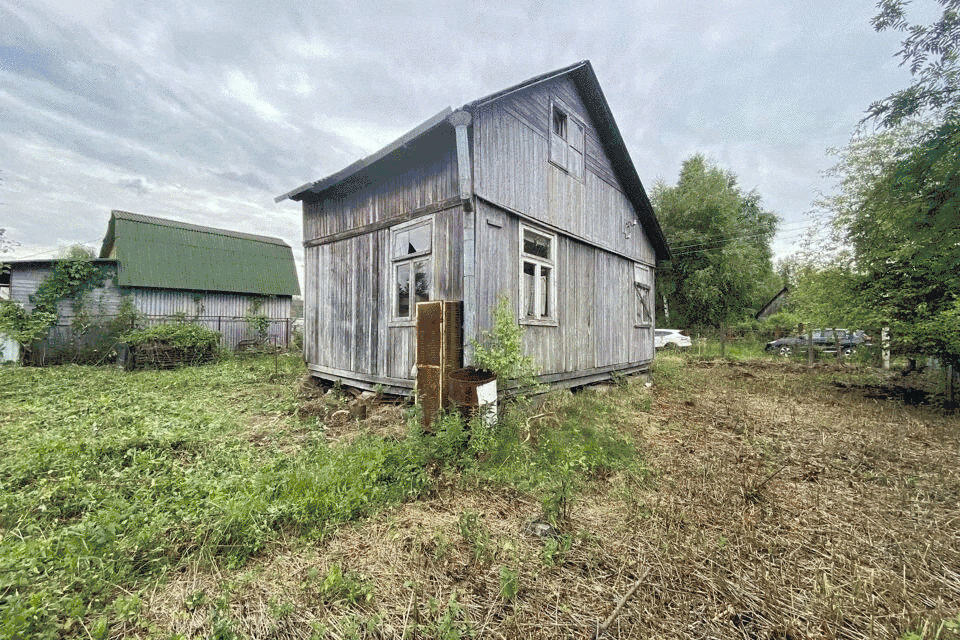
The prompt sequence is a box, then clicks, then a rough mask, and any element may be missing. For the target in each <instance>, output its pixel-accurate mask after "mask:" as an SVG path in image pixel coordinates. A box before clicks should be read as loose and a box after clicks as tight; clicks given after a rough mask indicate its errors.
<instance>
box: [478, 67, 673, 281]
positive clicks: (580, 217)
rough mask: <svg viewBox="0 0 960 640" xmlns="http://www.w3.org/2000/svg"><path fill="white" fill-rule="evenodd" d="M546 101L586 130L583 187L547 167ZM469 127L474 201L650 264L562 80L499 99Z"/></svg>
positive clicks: (590, 129)
mask: <svg viewBox="0 0 960 640" xmlns="http://www.w3.org/2000/svg"><path fill="white" fill-rule="evenodd" d="M551 97H559V98H560V100H561V101H562V102H563V104H564V106H566V107H568V108H569V109H570V110H572V111H573V112H574V114H575V115H576V116H577V117H579V118H580V119H581V120H582V121H583V122H584V124H585V125H586V129H585V136H586V140H585V148H586V157H585V161H584V163H585V168H586V170H585V172H584V180H583V181H580V180H576V179H574V178H572V177H571V176H570V175H569V174H567V173H566V172H565V171H563V170H562V169H560V168H558V167H556V166H555V165H553V164H551V163H550V162H549V160H548V145H549V139H548V129H547V127H548V124H549V122H550V120H549V115H550V114H549V110H550V100H551ZM476 116H477V117H476V119H475V120H474V140H475V161H474V167H475V176H474V180H475V190H476V193H477V195H478V196H480V197H482V198H484V199H486V200H488V201H490V202H492V203H494V204H497V205H500V206H502V207H505V208H506V209H509V210H513V211H517V212H520V213H522V214H525V215H528V216H530V217H532V218H534V219H536V220H540V221H542V222H544V223H546V224H548V225H551V226H553V227H554V228H556V229H560V230H564V231H566V232H568V233H570V234H571V235H573V236H579V237H581V238H584V239H586V240H588V241H590V242H592V243H596V244H598V245H599V246H601V247H604V248H607V249H609V250H611V251H614V252H617V253H621V254H623V255H625V256H628V257H630V258H633V259H635V260H638V261H641V262H644V263H647V264H654V253H653V248H652V246H651V245H650V242H649V241H648V240H647V238H646V236H645V234H644V233H643V231H642V230H641V229H640V227H639V225H638V224H637V217H636V214H635V212H634V211H633V207H632V205H631V204H630V202H629V200H628V199H627V198H626V196H625V195H624V194H623V190H622V189H621V187H620V186H619V182H618V181H617V179H616V177H615V176H614V173H613V169H612V167H611V165H610V161H609V159H608V158H607V156H606V154H605V153H604V151H603V149H602V147H601V145H600V138H599V135H598V134H597V131H596V129H595V127H594V125H593V123H592V122H591V121H590V119H589V118H588V117H587V112H586V109H585V108H584V105H583V103H582V102H581V101H580V98H579V96H578V94H577V93H576V89H575V88H574V85H573V82H572V81H571V80H570V79H569V78H561V79H558V80H554V81H552V82H547V83H542V84H539V85H535V86H533V87H530V88H528V89H526V90H524V91H519V92H517V93H515V94H511V95H508V96H505V97H503V98H500V99H499V100H497V101H495V102H492V103H490V104H489V105H485V106H483V107H481V108H480V109H479V112H478V113H477V114H476Z"/></svg>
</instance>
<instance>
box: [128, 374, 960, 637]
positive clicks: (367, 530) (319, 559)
mask: <svg viewBox="0 0 960 640" xmlns="http://www.w3.org/2000/svg"><path fill="white" fill-rule="evenodd" d="M675 358H676V360H675V361H673V362H668V363H667V365H668V366H664V367H660V368H659V373H658V374H657V376H656V378H655V384H654V385H653V387H652V388H650V389H648V388H646V387H645V386H644V385H643V383H642V381H630V382H628V383H626V384H624V385H622V386H620V387H612V388H609V389H607V390H606V391H605V392H603V393H605V394H606V396H607V401H609V402H610V403H612V404H613V405H614V406H615V407H616V409H617V411H616V412H615V416H616V419H615V422H616V426H617V427H618V428H619V429H621V430H623V431H626V432H628V433H630V434H631V435H632V437H633V438H634V441H635V442H636V445H637V448H638V451H639V455H641V456H642V457H643V459H644V460H645V462H646V466H647V467H648V469H649V472H648V473H647V474H641V477H636V476H630V477H627V476H624V475H616V474H614V475H610V476H608V477H599V478H595V479H593V480H592V482H591V483H590V484H589V485H588V487H587V489H586V491H585V492H583V493H581V494H579V495H578V496H577V497H576V499H575V500H574V502H573V504H572V508H571V512H570V520H569V522H568V524H567V525H566V526H565V527H563V528H562V529H561V530H559V531H556V532H552V533H553V534H554V535H548V536H546V537H539V536H537V535H532V534H531V532H530V526H529V523H530V522H531V521H532V520H535V519H537V518H538V517H539V516H540V511H541V507H540V502H539V501H538V500H537V499H536V498H534V497H531V496H528V495H525V494H523V493H521V492H518V491H515V490H512V489H504V488H502V487H498V486H492V485H489V484H487V483H483V482H480V481H477V480H473V479H470V478H467V479H464V478H462V477H460V476H457V475H451V476H450V477H446V478H445V479H444V480H442V481H441V483H440V486H439V488H438V489H437V491H436V492H435V493H434V494H433V495H432V496H430V497H428V498H427V499H422V500H419V501H417V502H413V503H409V504H405V505H401V506H397V507H394V508H391V509H389V510H386V511H384V512H381V513H380V514H378V515H376V516H374V517H372V518H370V519H368V520H365V521H363V522H361V523H359V524H358V525H355V526H344V527H342V528H340V529H339V530H337V531H336V532H335V533H333V534H332V535H331V536H329V537H327V538H326V539H324V540H322V541H319V542H317V543H315V544H305V543H304V542H302V540H298V541H291V542H290V543H289V544H282V545H280V546H279V547H278V548H276V549H275V550H274V552H273V553H271V554H268V555H266V556H264V557H261V558H259V559H258V560H256V561H255V562H253V563H252V564H251V565H248V566H247V567H244V568H243V569H238V570H232V571H228V570H226V569H223V570H218V571H204V572H202V573H199V572H196V571H188V572H187V573H185V574H184V575H182V576H180V577H178V578H176V579H174V580H172V581H170V582H169V583H167V584H166V585H164V586H162V587H160V588H158V590H157V592H156V593H154V594H153V596H152V597H151V598H150V600H149V601H148V602H146V603H145V604H146V606H147V608H148V610H149V611H150V616H151V618H152V619H153V620H154V621H155V622H156V624H157V629H158V630H161V631H163V632H165V633H180V634H183V635H184V636H187V637H190V636H203V637H206V636H208V635H212V634H214V632H215V630H216V629H215V627H216V620H214V619H212V618H211V617H210V615H209V613H203V612H204V611H208V610H207V609H203V608H192V607H191V606H190V599H191V598H192V597H196V594H198V593H203V594H215V593H220V594H222V595H221V596H220V597H221V598H222V606H220V608H219V611H221V613H222V614H223V615H224V616H226V617H229V619H230V620H232V621H233V623H234V624H233V628H235V629H237V630H238V631H240V632H241V633H242V634H243V635H245V636H248V637H252V638H309V637H311V636H312V637H318V638H319V637H330V638H402V637H407V638H467V637H478V638H487V637H489V638H594V637H609V638H758V639H759V638H781V639H788V638H792V639H798V638H903V637H907V638H914V637H919V638H957V637H960V633H958V629H960V617H958V614H960V464H958V453H960V419H958V417H957V416H956V415H950V414H946V413H944V412H943V411H936V410H932V409H929V408H923V407H919V408H918V407H912V406H907V405H904V404H902V402H900V401H898V400H895V399H886V398H882V397H868V396H869V395H871V394H870V393H869V389H864V388H861V386H858V385H862V384H863V383H864V380H865V379H868V378H869V375H868V374H865V373H864V372H863V371H858V370H851V369H846V368H842V367H837V366H820V367H818V368H815V369H813V370H808V369H807V368H806V367H804V366H800V365H792V364H781V363H773V362H769V361H757V362H747V363H693V362H691V363H682V361H681V360H680V358H679V357H675ZM865 376H866V377H865ZM868 381H869V380H868ZM582 393H598V392H597V391H595V390H594V391H591V390H585V391H583V392H582ZM873 395H876V394H873ZM648 396H649V397H650V400H647V399H646V398H647V397H648ZM646 407H649V410H644V409H645V408H646ZM338 437H340V433H339V432H338ZM225 585H227V586H225ZM605 623H606V624H605ZM908 634H914V635H912V636H911V635H908Z"/></svg>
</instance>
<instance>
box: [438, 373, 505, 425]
mask: <svg viewBox="0 0 960 640" xmlns="http://www.w3.org/2000/svg"><path fill="white" fill-rule="evenodd" d="M447 381H448V384H449V387H448V389H449V393H450V396H449V397H450V402H451V404H453V406H455V407H457V408H458V409H459V410H460V415H462V416H463V417H464V419H467V420H469V419H470V418H472V417H473V416H474V415H477V414H478V413H479V414H480V415H483V416H484V420H485V421H487V422H488V423H490V422H493V421H495V420H496V415H497V376H496V374H495V373H493V372H492V371H487V370H486V369H477V368H476V367H464V368H463V369H454V370H453V371H451V372H450V373H449V374H447Z"/></svg>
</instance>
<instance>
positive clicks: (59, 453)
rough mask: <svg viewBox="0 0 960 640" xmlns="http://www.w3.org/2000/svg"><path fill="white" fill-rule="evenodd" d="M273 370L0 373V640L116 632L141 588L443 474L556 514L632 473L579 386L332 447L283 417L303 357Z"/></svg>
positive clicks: (270, 366)
mask: <svg viewBox="0 0 960 640" xmlns="http://www.w3.org/2000/svg"><path fill="white" fill-rule="evenodd" d="M274 367H275V363H274V360H273V359H272V358H259V359H248V360H239V359H228V360H226V361H224V362H222V363H218V364H213V365H207V366H202V367H192V368H182V369H179V370H175V371H137V372H132V373H124V372H122V371H120V370H118V369H116V368H113V367H99V368H98V367H80V366H62V367H51V368H46V369H31V368H3V369H0V430H2V433H4V435H5V446H4V449H3V452H2V454H0V535H2V538H0V637H10V638H56V637H63V636H80V637H88V636H93V637H107V636H109V635H111V633H115V632H112V631H111V629H113V630H116V629H117V628H121V627H122V628H125V629H128V630H129V629H130V627H129V624H130V620H136V619H137V611H138V609H139V606H140V605H139V602H140V599H139V596H137V595H136V594H138V593H141V592H143V591H144V590H145V589H148V588H149V586H150V585H156V584H158V583H161V582H163V581H164V580H165V579H167V577H168V576H170V575H173V574H175V573H176V572H178V571H184V570H187V569H188V568H190V569H191V570H193V569H195V568H197V567H203V566H211V567H219V568H223V569H226V570H229V569H231V568H234V569H236V568H240V567H243V566H244V565H245V564H246V563H247V562H248V561H249V560H250V558H252V557H254V556H257V555H258V554H262V553H264V552H266V551H268V550H269V548H270V546H271V545H273V544H275V543H277V542H278V541H280V540H286V539H290V538H291V537H293V538H301V539H304V540H308V539H320V538H323V537H324V536H325V535H326V534H327V533H328V532H329V531H331V530H332V528H334V527H336V526H337V525H339V524H341V523H344V522H348V521H351V520H356V519H358V518H361V517H363V516H365V515H366V514H369V513H371V512H372V511H374V510H376V509H379V508H380V507H382V506H383V505H387V504H392V503H397V502H402V501H406V500H410V499H414V498H416V497H418V496H420V495H421V494H423V493H424V492H425V491H428V490H429V489H430V486H431V483H432V482H433V477H432V476H431V473H432V474H433V476H441V475H443V473H444V469H446V470H447V471H448V472H456V473H460V472H463V473H464V474H465V475H467V476H471V477H475V478H478V479H481V480H483V481H488V482H495V483H507V484H509V485H512V486H515V487H517V488H519V489H521V490H524V491H528V492H531V493H533V494H534V495H537V496H540V497H541V499H542V502H543V505H544V511H545V513H546V514H547V515H548V517H550V518H551V519H553V520H554V521H555V522H557V523H560V521H562V519H563V518H564V516H565V512H566V510H567V508H568V505H569V502H570V500H571V499H572V497H573V496H574V495H575V492H576V490H577V488H578V487H579V486H580V485H581V484H582V483H583V482H584V481H585V479H589V478H590V477H591V476H593V475H597V474H603V473H606V472H609V471H611V470H617V469H625V470H636V469H639V467H638V463H637V462H636V460H637V458H636V449H635V447H634V445H633V443H632V442H631V441H630V440H628V439H626V438H625V437H623V436H621V435H619V434H618V433H616V432H615V431H614V430H613V429H612V428H611V427H610V424H612V422H615V419H616V415H615V414H616V409H613V408H611V406H609V404H608V403H605V402H603V401H602V400H601V399H600V398H599V397H597V396H596V395H594V394H590V393H584V394H581V395H580V396H577V397H576V398H574V399H570V398H567V399H565V400H563V401H562V402H561V401H560V400H558V399H554V400H553V402H554V403H555V410H551V411H550V412H549V413H544V414H543V415H542V416H540V417H536V416H534V417H531V416H530V414H528V413H525V412H524V411H523V410H522V409H521V408H518V407H513V408H511V409H509V410H508V411H507V412H506V415H505V417H504V419H503V420H502V421H501V422H500V424H499V425H498V426H497V427H495V428H492V429H490V428H487V427H485V426H483V425H482V424H480V423H474V424H464V423H463V422H462V421H461V420H459V419H458V418H457V417H455V416H446V417H445V418H443V420H442V421H441V423H440V425H439V427H438V429H437V432H436V434H435V435H424V434H422V433H420V432H419V430H418V428H416V426H415V422H413V421H411V436H410V437H406V438H400V439H395V438H384V437H376V436H372V435H367V436H361V437H358V438H355V439H353V440H352V441H350V442H349V443H346V444H339V445H331V444H329V443H328V442H327V440H326V438H325V437H324V431H323V425H322V423H318V422H316V421H304V422H301V421H299V420H298V419H297V418H296V415H295V414H296V408H297V405H298V398H297V396H296V391H295V388H296V382H297V380H298V379H299V377H300V376H301V375H302V373H303V370H302V364H300V363H298V362H296V361H295V360H294V359H292V358H286V359H284V360H282V362H281V369H282V371H281V372H280V375H279V377H278V376H277V375H276V372H275V370H274ZM548 415H549V416H550V418H549V419H548V418H547V416H548ZM340 581H341V582H342V580H340ZM364 597H369V594H366V595H364ZM208 604H209V603H208ZM185 606H186V605H185ZM198 606H199V605H198ZM210 606H213V605H210ZM188 608H189V607H188ZM221 609H222V607H221ZM217 611H220V609H217ZM211 615H212V614H211ZM217 615H219V614H217ZM218 620H219V622H217V624H221V623H223V624H227V622H228V621H227V622H224V620H227V619H226V618H223V619H221V618H218ZM124 624H126V625H128V626H126V627H123V625H124ZM227 626H229V625H227ZM144 630H148V629H147V628H146V627H144V629H141V631H144Z"/></svg>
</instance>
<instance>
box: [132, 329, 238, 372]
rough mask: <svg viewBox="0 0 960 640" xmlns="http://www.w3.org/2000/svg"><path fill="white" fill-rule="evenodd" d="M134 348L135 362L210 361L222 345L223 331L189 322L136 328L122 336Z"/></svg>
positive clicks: (168, 364)
mask: <svg viewBox="0 0 960 640" xmlns="http://www.w3.org/2000/svg"><path fill="white" fill-rule="evenodd" d="M120 342H122V343H124V344H126V345H127V346H128V347H129V348H130V351H131V356H132V361H133V366H150V365H154V366H161V367H162V366H173V365H177V364H186V363H199V362H209V361H211V360H213V359H215V357H216V355H217V352H218V351H219V348H220V334H219V333H217V332H216V331H213V330H212V329H208V328H207V327H204V326H201V325H198V324H191V323H189V322H171V323H169V324H161V325H157V326H154V327H147V328H146V329H136V330H134V331H130V332H128V333H125V334H123V335H121V336H120Z"/></svg>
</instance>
